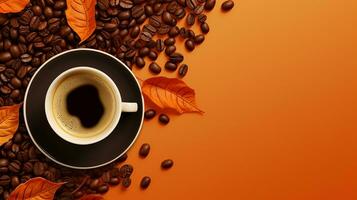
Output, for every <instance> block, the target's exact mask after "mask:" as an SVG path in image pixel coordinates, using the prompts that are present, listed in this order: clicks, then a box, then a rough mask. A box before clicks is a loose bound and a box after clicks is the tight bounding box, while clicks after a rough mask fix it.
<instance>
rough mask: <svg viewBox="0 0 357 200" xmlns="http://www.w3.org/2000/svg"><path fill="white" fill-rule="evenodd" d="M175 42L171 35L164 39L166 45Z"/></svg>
mask: <svg viewBox="0 0 357 200" xmlns="http://www.w3.org/2000/svg"><path fill="white" fill-rule="evenodd" d="M175 42H176V40H175V38H172V37H169V38H166V39H165V40H164V44H165V45H166V46H171V45H174V44H175Z"/></svg>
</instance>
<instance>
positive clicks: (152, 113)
mask: <svg viewBox="0 0 357 200" xmlns="http://www.w3.org/2000/svg"><path fill="white" fill-rule="evenodd" d="M155 115H156V111H155V110H154V109H148V110H146V111H145V113H144V117H145V119H152V118H154V117H155ZM0 163H1V162H0ZM0 165H1V164H0Z"/></svg>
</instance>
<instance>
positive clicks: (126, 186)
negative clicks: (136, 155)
mask: <svg viewBox="0 0 357 200" xmlns="http://www.w3.org/2000/svg"><path fill="white" fill-rule="evenodd" d="M122 184H123V186H124V187H125V188H128V187H129V186H130V184H131V179H130V178H129V177H128V178H124V179H123V182H122ZM0 185H1V177H0Z"/></svg>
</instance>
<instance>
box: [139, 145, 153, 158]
mask: <svg viewBox="0 0 357 200" xmlns="http://www.w3.org/2000/svg"><path fill="white" fill-rule="evenodd" d="M149 152H150V145H149V144H148V143H144V144H142V145H141V147H140V150H139V155H140V156H141V157H143V158H145V157H146V156H148V155H149Z"/></svg>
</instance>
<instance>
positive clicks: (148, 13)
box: [144, 5, 154, 17]
mask: <svg viewBox="0 0 357 200" xmlns="http://www.w3.org/2000/svg"><path fill="white" fill-rule="evenodd" d="M144 9H145V15H146V16H148V17H150V16H151V15H153V14H154V10H153V8H152V7H151V5H145V7H144Z"/></svg>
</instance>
